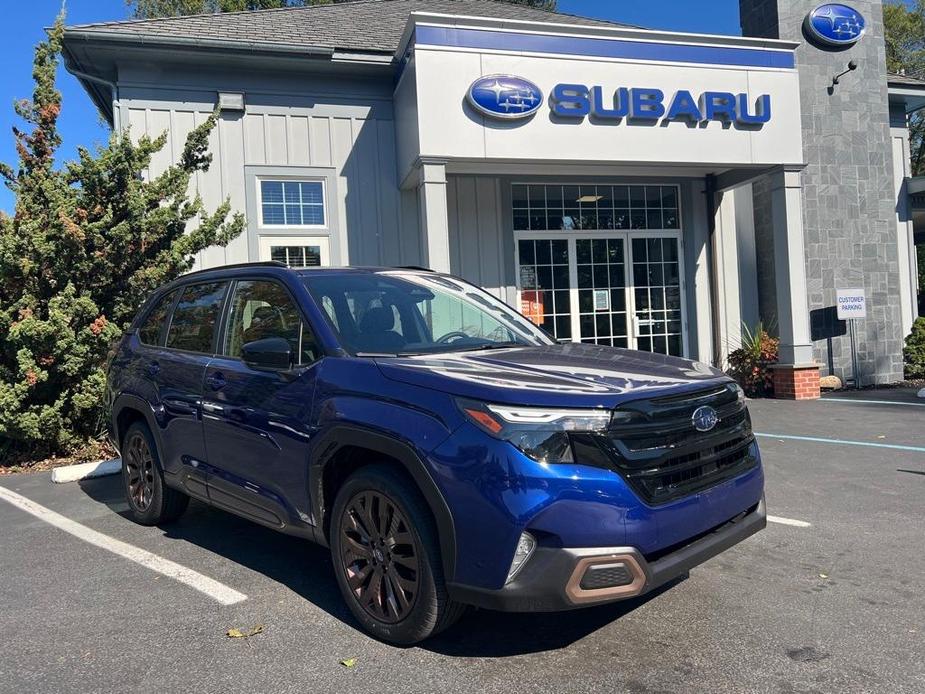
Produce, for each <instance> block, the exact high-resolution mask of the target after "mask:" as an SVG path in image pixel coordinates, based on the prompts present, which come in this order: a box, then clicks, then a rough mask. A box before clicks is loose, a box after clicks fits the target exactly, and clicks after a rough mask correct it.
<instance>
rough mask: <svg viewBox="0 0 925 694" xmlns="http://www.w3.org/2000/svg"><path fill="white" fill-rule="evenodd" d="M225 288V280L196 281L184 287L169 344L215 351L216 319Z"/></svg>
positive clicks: (175, 312) (170, 345)
mask: <svg viewBox="0 0 925 694" xmlns="http://www.w3.org/2000/svg"><path fill="white" fill-rule="evenodd" d="M226 287H227V285H226V284H225V283H224V282H211V283H209V284H194V285H192V286H189V287H186V288H185V289H184V290H183V293H182V294H181V295H180V300H179V301H178V302H177V306H176V308H175V309H174V310H173V317H172V318H171V319H170V328H169V329H168V330H167V346H168V347H170V348H171V349H182V350H186V351H188V352H201V353H203V354H212V340H213V338H214V336H215V322H216V320H217V319H218V314H219V311H220V310H221V308H222V301H223V300H224V298H225V289H226Z"/></svg>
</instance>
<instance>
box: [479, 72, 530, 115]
mask: <svg viewBox="0 0 925 694" xmlns="http://www.w3.org/2000/svg"><path fill="white" fill-rule="evenodd" d="M466 98H467V99H468V100H469V103H470V104H471V105H472V108H474V109H475V110H476V111H478V112H479V113H481V114H483V115H486V116H490V117H491V118H503V119H508V120H515V119H520V118H527V117H529V116H532V115H533V114H534V113H536V111H537V109H539V107H540V106H542V105H543V92H541V91H540V88H539V87H537V86H536V85H535V84H533V82H531V81H529V80H525V79H523V78H522V77H514V76H513V75H489V76H487V77H482V78H480V79H477V80H476V81H475V82H473V83H472V86H470V87H469V91H468V93H467V94H466Z"/></svg>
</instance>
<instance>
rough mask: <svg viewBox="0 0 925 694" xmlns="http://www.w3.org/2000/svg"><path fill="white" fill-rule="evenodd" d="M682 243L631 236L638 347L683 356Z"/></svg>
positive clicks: (667, 237) (668, 239)
mask: <svg viewBox="0 0 925 694" xmlns="http://www.w3.org/2000/svg"><path fill="white" fill-rule="evenodd" d="M679 245H680V241H679V239H678V238H677V237H676V236H648V235H647V236H637V235H631V236H630V246H631V248H630V250H631V262H632V265H633V279H632V283H633V297H632V300H633V333H634V335H635V336H636V348H637V349H643V350H646V351H649V352H659V353H660V354H672V355H675V356H683V355H684V329H683V325H684V315H683V311H684V303H683V298H682V287H681V260H680V249H679Z"/></svg>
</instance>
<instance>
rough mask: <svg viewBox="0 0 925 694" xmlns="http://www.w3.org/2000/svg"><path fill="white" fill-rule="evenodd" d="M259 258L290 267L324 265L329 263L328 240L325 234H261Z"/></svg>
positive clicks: (329, 250) (329, 248) (329, 247)
mask: <svg viewBox="0 0 925 694" xmlns="http://www.w3.org/2000/svg"><path fill="white" fill-rule="evenodd" d="M260 259H261V260H275V261H277V262H280V263H285V264H286V265H288V266H289V267H291V268H304V267H326V266H329V265H330V264H331V246H330V241H329V239H328V237H327V236H261V237H260Z"/></svg>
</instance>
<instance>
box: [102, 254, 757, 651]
mask: <svg viewBox="0 0 925 694" xmlns="http://www.w3.org/2000/svg"><path fill="white" fill-rule="evenodd" d="M107 391H108V394H107V402H108V405H109V407H110V409H111V418H110V419H111V424H110V426H111V434H112V438H113V440H114V442H115V444H116V445H117V446H118V448H119V449H120V451H121V453H122V465H123V467H122V478H123V482H124V487H125V492H126V495H127V497H128V502H129V505H130V508H131V512H132V514H133V516H134V518H135V519H136V520H137V521H138V522H140V523H145V524H159V523H165V522H168V521H171V520H175V519H176V518H177V517H179V516H180V515H181V514H182V513H183V511H184V510H185V508H186V506H187V503H188V501H189V498H190V497H194V498H196V499H199V500H201V501H203V502H205V503H207V504H211V505H213V506H216V507H218V508H221V509H224V510H227V511H230V512H232V513H235V514H238V515H240V516H244V517H245V518H248V519H251V520H253V521H255V522H257V523H260V524H263V525H266V526H268V527H271V528H274V529H277V530H280V531H282V532H286V533H291V534H293V535H297V536H301V537H305V538H309V539H311V540H314V541H315V542H319V543H321V544H323V545H326V546H329V547H330V548H331V552H332V556H333V561H334V566H335V571H336V576H337V582H338V584H339V586H340V589H341V591H342V592H343V595H344V598H345V600H346V602H347V604H348V605H349V607H350V610H351V611H352V613H353V614H354V615H355V616H356V618H357V619H358V620H359V621H360V622H361V623H362V625H363V626H364V627H365V628H366V629H367V630H368V631H369V632H370V633H371V634H373V635H374V636H376V637H378V638H380V639H383V640H385V641H388V642H391V643H395V644H411V643H415V642H418V641H420V640H422V639H425V638H427V637H428V636H430V635H432V634H435V633H437V632H438V631H440V630H442V629H445V628H446V627H447V626H449V625H450V624H452V623H453V621H454V620H455V619H457V618H458V617H459V616H460V614H462V612H463V610H464V609H465V606H467V605H476V606H481V607H486V608H491V609H499V610H512V611H555V610H566V609H573V608H578V607H584V606H588V605H596V604H600V603H606V602H609V601H613V600H619V599H622V598H628V597H633V596H638V595H641V594H643V593H646V592H648V591H651V590H652V589H653V588H655V587H657V586H660V585H663V584H665V583H666V582H668V581H670V580H672V579H674V578H676V577H678V576H680V575H682V574H684V573H685V572H686V571H687V570H689V569H690V568H691V567H693V566H695V565H697V564H699V563H701V562H703V561H705V560H706V559H708V558H710V557H712V556H715V555H716V554H718V553H719V552H722V551H723V550H725V549H727V548H728V547H730V546H732V545H733V544H735V543H737V542H739V541H741V540H743V539H744V538H746V537H748V536H749V535H751V534H753V533H755V532H757V531H758V530H760V529H761V528H763V527H764V525H765V510H764V501H763V487H764V478H763V473H762V469H761V463H760V458H759V453H758V448H757V446H756V444H755V439H754V437H753V435H752V431H751V421H750V419H749V415H748V412H747V410H746V406H745V401H744V397H743V394H742V391H741V390H740V389H739V388H738V387H737V386H736V384H735V383H733V382H732V381H730V380H729V379H728V378H727V377H725V376H724V375H723V374H722V373H721V372H719V371H716V370H714V369H712V368H710V367H709V366H706V365H704V364H700V363H696V362H691V361H687V360H684V359H678V358H674V357H666V356H661V355H655V354H649V353H642V352H635V351H629V350H625V349H615V348H611V347H603V346H598V345H590V344H556V343H555V341H553V340H552V339H550V338H549V337H548V336H547V335H546V334H545V333H544V332H543V331H541V330H540V329H539V328H537V327H536V326H535V325H533V324H532V323H531V322H530V321H529V320H527V319H526V318H524V317H523V316H521V315H519V314H518V313H516V312H515V311H513V310H512V309H511V308H510V307H508V306H507V305H506V304H504V303H502V302H500V301H499V300H498V299H496V298H494V297H493V296H491V295H490V294H488V293H487V292H485V291H483V290H481V289H479V288H477V287H474V286H472V285H470V284H468V283H466V282H464V281H462V280H460V279H457V278H455V277H452V276H449V275H444V274H439V273H435V272H429V271H425V270H420V269H403V268H395V269H377V268H342V269H328V268H325V269H310V270H290V269H288V268H286V267H283V266H280V265H276V264H270V263H265V264H250V265H245V266H233V267H226V268H221V269H216V270H208V271H202V272H196V273H192V274H189V275H186V276H184V277H182V278H180V279H179V280H177V281H175V282H173V283H172V284H170V285H168V286H165V287H163V288H162V289H160V290H158V291H157V292H155V293H154V294H153V295H152V296H151V297H150V299H149V300H148V301H147V302H146V304H145V306H144V307H143V308H142V310H141V312H140V313H139V315H138V317H137V318H136V320H135V322H134V324H133V325H132V327H131V329H130V330H129V331H128V332H127V333H126V335H125V337H124V338H123V340H122V342H121V343H120V345H119V346H118V348H117V349H116V350H115V353H114V356H113V358H112V361H111V365H110V368H109V376H108V388H107Z"/></svg>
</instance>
